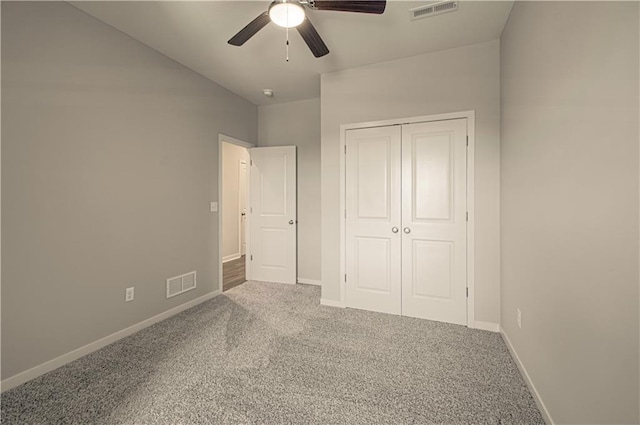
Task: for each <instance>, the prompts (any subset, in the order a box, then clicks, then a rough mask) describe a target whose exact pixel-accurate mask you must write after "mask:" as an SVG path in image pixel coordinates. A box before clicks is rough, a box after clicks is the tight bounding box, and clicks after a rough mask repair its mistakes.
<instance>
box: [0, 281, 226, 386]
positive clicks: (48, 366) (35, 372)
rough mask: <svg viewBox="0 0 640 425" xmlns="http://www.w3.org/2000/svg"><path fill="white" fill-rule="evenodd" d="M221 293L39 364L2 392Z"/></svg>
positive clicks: (6, 382)
mask: <svg viewBox="0 0 640 425" xmlns="http://www.w3.org/2000/svg"><path fill="white" fill-rule="evenodd" d="M221 293H222V292H221V291H220V289H217V290H215V291H213V292H209V293H208V294H205V295H203V296H201V297H198V298H196V299H193V300H191V301H187V302H186V303H184V304H181V305H179V306H177V307H173V308H172V309H169V310H167V311H165V312H162V313H160V314H156V315H155V316H153V317H150V318H148V319H146V320H143V321H142V322H139V323H136V324H135V325H132V326H129V327H128V328H124V329H122V330H119V331H117V332H114V333H112V334H111V335H107V336H105V337H104V338H100V339H99V340H97V341H94V342H91V343H89V344H87V345H85V346H82V347H80V348H77V349H75V350H73V351H70V352H68V353H66V354H63V355H61V356H58V357H56V358H55V359H52V360H49V361H47V362H44V363H42V364H39V365H38V366H34V367H32V368H31V369H27V370H25V371H24V372H20V373H18V374H16V375H13V376H11V377H9V378H7V379H4V380H2V382H0V392H4V391H7V390H10V389H11V388H15V387H17V386H19V385H22V384H24V383H25V382H28V381H31V380H32V379H35V378H37V377H39V376H41V375H44V374H45V373H48V372H51V371H52V370H55V369H57V368H59V367H61V366H64V365H66V364H67V363H71V362H72V361H74V360H77V359H79V358H80V357H84V356H86V355H87V354H90V353H93V352H94V351H97V350H99V349H101V348H103V347H105V346H107V345H109V344H111V343H114V342H116V341H118V340H120V339H122V338H124V337H127V336H129V335H132V334H134V333H136V332H138V331H140V330H142V329H144V328H146V327H149V326H151V325H154V324H156V323H158V322H160V321H162V320H164V319H168V318H169V317H171V316H175V315H176V314H178V313H180V312H182V311H184V310H187V309H189V308H191V307H195V306H196V305H198V304H201V303H203V302H205V301H208V300H210V299H212V298H215V297H217V296H218V295H220V294H221Z"/></svg>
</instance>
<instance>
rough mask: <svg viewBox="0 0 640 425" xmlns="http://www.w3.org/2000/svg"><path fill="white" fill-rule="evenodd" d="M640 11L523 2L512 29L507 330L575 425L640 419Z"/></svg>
mask: <svg viewBox="0 0 640 425" xmlns="http://www.w3.org/2000/svg"><path fill="white" fill-rule="evenodd" d="M638 12H639V11H638V3H637V2H629V3H613V2H603V3H589V2H572V3H564V2H517V3H516V5H515V6H514V8H513V11H512V13H511V17H510V19H509V22H508V24H507V27H506V29H505V31H504V33H503V36H502V48H501V76H502V90H501V92H502V149H501V156H502V162H501V171H502V179H501V183H502V198H501V199H502V202H501V217H502V222H501V224H502V225H501V234H502V326H503V328H504V330H505V332H506V333H507V335H508V337H509V339H510V340H511V342H512V344H513V346H514V348H515V351H516V352H517V353H518V355H519V357H520V359H521V360H522V363H523V364H524V366H525V368H526V369H527V371H528V373H529V375H530V377H531V379H532V381H533V383H534V385H535V386H536V388H537V390H538V391H539V393H540V396H541V398H542V401H543V402H544V403H545V405H546V406H547V409H548V411H549V413H550V416H551V417H552V418H553V420H554V421H555V422H556V423H561V424H565V423H572V424H587V423H589V424H595V423H598V424H604V423H625V424H631V423H638V419H639V418H638V398H639V394H638V333H639V329H638V202H639V200H638V192H639V188H638V137H639V134H638V112H639V111H638V100H639V99H638V75H639V74H638V73H639V69H638V60H639V58H638V48H639V46H638V35H639V34H638ZM518 307H519V308H520V309H521V311H522V329H518V326H517V324H516V308H518Z"/></svg>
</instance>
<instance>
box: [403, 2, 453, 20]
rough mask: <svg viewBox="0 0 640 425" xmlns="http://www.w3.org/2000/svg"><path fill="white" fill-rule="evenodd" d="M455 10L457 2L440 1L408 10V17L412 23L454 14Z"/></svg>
mask: <svg viewBox="0 0 640 425" xmlns="http://www.w3.org/2000/svg"><path fill="white" fill-rule="evenodd" d="M456 10H458V2H457V1H441V2H438V3H431V4H428V5H426V6H420V7H416V8H415V9H411V10H409V16H410V17H411V20H412V21H415V20H416V19H422V18H428V17H430V16H436V15H442V14H443V13H449V12H455V11H456Z"/></svg>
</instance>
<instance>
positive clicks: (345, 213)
mask: <svg viewBox="0 0 640 425" xmlns="http://www.w3.org/2000/svg"><path fill="white" fill-rule="evenodd" d="M344 218H347V210H344Z"/></svg>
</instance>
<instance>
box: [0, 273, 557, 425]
mask: <svg viewBox="0 0 640 425" xmlns="http://www.w3.org/2000/svg"><path fill="white" fill-rule="evenodd" d="M319 298H320V288H318V287H314V286H307V285H295V286H288V285H278V284H267V283H259V282H248V283H246V284H244V285H241V286H238V287H236V288H233V289H231V290H230V291H228V292H226V293H225V294H224V295H221V296H219V297H217V298H215V299H213V300H210V301H208V302H206V303H203V304H200V305H199V306H196V307H194V308H192V309H191V310H188V311H185V312H183V313H181V314H179V315H177V316H174V317H172V318H170V319H167V320H165V321H163V322H161V323H158V324H156V325H154V326H152V327H149V328H147V329H144V330H142V331H140V332H138V333H137V334H135V335H132V336H130V337H128V338H125V339H123V340H120V341H118V342H116V343H114V344H111V345H109V346H107V347H105V348H103V349H101V350H99V351H97V352H95V353H92V354H90V355H88V356H86V357H83V358H81V359H79V360H77V361H75V362H73V363H70V364H68V365H66V366H64V367H62V368H60V369H57V370H55V371H53V372H50V373H48V374H46V375H44V376H42V377H40V378H37V379H35V380H33V381H31V382H28V383H26V384H24V385H22V386H20V387H17V388H14V389H13V390H10V391H8V392H6V393H4V394H3V395H2V404H1V407H2V423H6V424H9V423H11V424H23V423H28V424H36V423H37V424H40V423H42V424H45V423H46V424H65V423H77V424H178V423H179V424H544V422H543V420H542V418H541V416H540V413H539V412H538V410H537V409H536V406H535V404H534V401H533V399H532V398H531V395H530V394H529V391H528V390H527V387H526V385H525V383H524V381H523V379H522V377H521V376H520V374H519V372H518V369H517V368H516V365H515V364H514V362H513V360H512V359H511V358H510V356H509V353H508V351H507V348H506V347H505V345H504V343H503V341H502V339H501V337H500V335H498V334H495V333H491V332H485V331H478V330H470V329H467V328H465V327H462V326H456V325H448V324H443V323H437V322H430V321H426V320H419V319H412V318H408V317H398V316H390V315H385V314H378V313H371V312H365V311H358V310H351V309H337V308H330V307H323V306H320V305H319Z"/></svg>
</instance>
